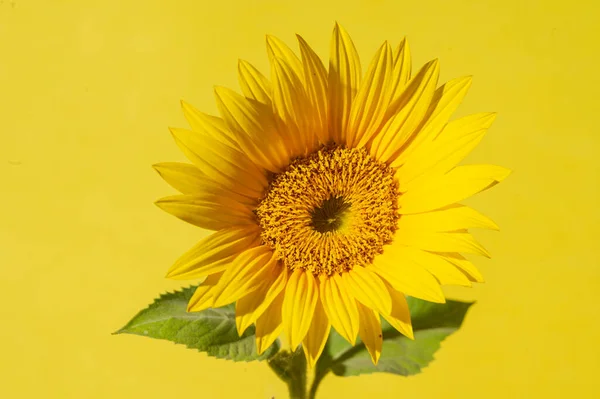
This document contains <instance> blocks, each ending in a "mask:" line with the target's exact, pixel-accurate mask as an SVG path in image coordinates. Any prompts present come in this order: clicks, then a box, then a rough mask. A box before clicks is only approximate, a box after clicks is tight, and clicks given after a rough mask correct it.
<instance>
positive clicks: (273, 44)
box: [267, 35, 304, 79]
mask: <svg viewBox="0 0 600 399" xmlns="http://www.w3.org/2000/svg"><path fill="white" fill-rule="evenodd" d="M267 55H268V56H269V61H271V62H272V61H273V59H274V58H280V59H282V60H284V61H285V63H286V64H288V65H289V66H290V68H291V69H292V71H294V73H295V74H296V76H298V77H300V79H302V78H303V76H304V72H303V70H302V63H301V62H300V59H299V58H298V56H297V55H296V54H295V53H294V52H293V51H292V49H290V48H289V47H288V46H287V45H286V44H285V43H284V42H283V41H281V40H279V39H278V38H277V37H275V36H271V35H267Z"/></svg>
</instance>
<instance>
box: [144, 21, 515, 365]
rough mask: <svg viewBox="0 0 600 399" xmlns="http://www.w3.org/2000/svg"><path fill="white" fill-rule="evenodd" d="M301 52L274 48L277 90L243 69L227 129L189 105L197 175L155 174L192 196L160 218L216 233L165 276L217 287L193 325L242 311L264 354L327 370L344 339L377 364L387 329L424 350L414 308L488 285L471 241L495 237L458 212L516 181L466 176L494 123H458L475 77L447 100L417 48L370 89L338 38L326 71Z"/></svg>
mask: <svg viewBox="0 0 600 399" xmlns="http://www.w3.org/2000/svg"><path fill="white" fill-rule="evenodd" d="M298 42H299V49H300V57H298V56H297V55H296V53H294V51H292V50H291V49H290V48H289V47H287V46H286V45H285V44H284V43H283V42H281V41H280V40H278V39H277V38H274V37H271V36H267V53H268V56H269V60H270V63H271V71H270V77H269V78H267V77H266V76H265V75H263V74H262V73H261V72H259V71H258V70H257V69H256V68H254V67H253V66H252V65H251V64H249V63H247V62H245V61H240V62H239V65H238V73H239V80H240V86H241V91H242V94H241V95H240V94H238V93H236V92H234V91H231V90H229V89H226V88H222V87H217V88H216V89H215V95H216V100H217V105H218V108H219V111H220V116H218V117H217V116H211V115H207V114H205V113H202V112H200V111H198V110H196V109H195V108H194V107H192V106H191V105H189V104H187V103H182V104H183V112H184V114H185V116H186V118H187V120H188V122H189V124H190V125H191V130H186V129H171V132H172V134H173V136H174V138H175V141H176V143H177V144H178V145H179V147H180V148H181V150H182V151H183V152H184V153H185V155H186V156H187V157H188V158H189V160H190V161H191V162H192V163H191V164H182V163H162V164H158V165H155V168H156V169H157V171H158V172H159V173H160V174H161V176H162V177H163V178H164V179H165V180H166V181H167V182H168V183H169V184H171V185H172V186H173V187H174V188H176V189H177V190H178V191H180V192H181V194H180V195H175V196H171V197H166V198H163V199H161V200H159V201H157V205H158V206H160V207H161V208H162V209H164V210H165V211H167V212H169V213H171V214H173V215H175V216H177V217H179V218H180V219H183V220H185V221H187V222H189V223H192V224H194V225H196V226H199V227H201V228H204V229H208V230H212V231H214V232H213V233H212V234H211V235H209V236H208V237H206V238H204V239H202V240H201V241H200V242H199V243H198V244H197V245H195V246H194V247H193V248H192V249H190V250H189V251H188V252H186V253H185V254H184V255H183V256H181V257H180V258H179V259H178V260H177V261H176V262H175V264H174V265H173V266H172V267H171V269H170V270H169V273H168V275H167V276H168V277H170V278H176V279H196V278H205V279H204V281H203V282H202V284H200V286H199V287H198V288H197V289H196V292H195V294H194V295H193V297H192V298H191V300H190V302H189V305H188V311H191V312H193V311H200V310H204V309H206V308H209V307H219V306H223V305H226V304H229V303H232V302H236V324H237V328H238V332H239V333H240V334H241V333H243V331H245V330H246V329H247V328H248V327H249V326H250V325H252V324H255V325H256V337H257V341H256V345H257V350H258V352H259V353H261V352H263V351H264V350H265V349H266V348H268V347H269V346H270V345H271V344H272V343H273V341H274V340H275V339H276V338H277V337H278V336H279V335H280V334H281V333H282V332H283V333H284V334H285V336H286V337H287V340H288V342H289V344H290V345H291V347H292V348H296V347H297V346H298V345H300V344H301V345H302V348H303V350H304V352H305V354H306V357H307V360H308V362H309V364H310V365H314V364H315V362H316V361H317V359H318V358H319V356H320V354H321V352H322V351H323V347H324V345H325V342H326V341H327V338H328V335H329V331H330V329H331V327H333V328H335V329H336V330H337V331H338V332H339V333H340V335H342V336H343V337H344V338H345V339H347V340H348V341H349V342H350V343H352V344H354V342H355V340H356V336H357V335H360V337H361V339H362V341H363V343H364V344H365V345H366V347H367V349H368V350H369V353H370V354H371V357H372V360H373V362H374V363H377V361H378V359H379V355H380V353H381V347H382V334H381V323H380V318H381V317H383V318H385V319H386V320H387V321H388V322H389V323H390V324H391V325H392V326H393V327H395V328H396V329H397V330H398V331H400V332H401V333H402V334H404V335H406V336H408V337H409V338H412V336H413V334H412V327H411V322H410V315H409V309H408V305H407V302H406V299H405V295H410V296H414V297H417V298H421V299H424V300H428V301H433V302H444V295H443V293H442V291H441V289H440V285H442V284H458V285H464V286H468V285H470V283H471V282H482V281H483V279H482V276H481V274H480V273H479V272H478V271H477V269H475V267H474V266H473V265H472V264H471V263H470V262H469V261H468V260H467V259H466V258H465V257H464V256H463V255H462V254H463V253H473V254H480V255H484V256H489V255H488V253H487V251H486V250H485V249H484V248H483V247H482V246H481V245H480V244H479V243H477V242H476V241H475V240H474V239H473V237H472V236H471V235H470V234H469V232H468V229H469V228H477V227H479V228H490V229H496V228H497V227H496V225H495V224H494V223H493V222H492V221H491V220H489V219H488V218H486V217H485V216H483V215H481V214H480V213H478V212H476V211H475V210H473V209H471V208H469V207H467V206H464V205H461V204H459V203H458V202H459V201H462V200H463V199H465V198H467V197H469V196H471V195H473V194H476V193H477V192H479V191H482V190H485V189H487V188H489V187H491V186H493V185H495V184H496V183H498V182H499V181H501V180H503V179H504V178H505V177H506V176H507V175H508V173H509V172H508V170H506V169H504V168H500V167H497V166H490V165H466V166H457V164H458V163H459V162H460V161H461V160H462V159H463V158H464V157H465V156H466V155H467V154H468V153H469V152H470V151H471V150H472V149H473V148H474V147H475V146H476V145H477V143H478V142H479V141H480V140H481V138H482V137H483V135H484V133H485V131H486V130H487V128H488V127H489V126H490V125H491V123H492V121H493V120H494V114H492V113H481V114H475V115H470V116H467V117H464V118H460V119H456V120H452V121H450V117H451V115H452V113H453V112H454V110H455V109H456V107H457V106H458V105H459V103H460V102H461V101H462V98H463V97H464V96H465V94H466V92H467V90H468V88H469V86H470V84H471V78H470V77H465V78H458V79H454V80H451V81H449V82H447V83H446V84H444V85H442V86H441V87H437V86H438V75H439V64H438V62H437V60H434V61H431V62H429V63H427V64H425V65H424V66H423V67H421V69H419V70H418V71H417V73H416V74H413V73H412V72H411V58H410V51H409V48H408V44H407V43H406V41H405V40H402V41H401V42H400V44H399V46H398V47H397V48H396V49H394V50H393V49H392V48H391V46H390V45H389V44H388V43H387V42H384V43H383V44H382V46H381V47H380V48H379V49H378V50H377V52H376V54H375V56H374V57H373V60H372V61H371V63H370V64H369V67H368V68H367V71H366V72H365V73H364V74H363V73H362V72H361V64H360V60H359V56H358V54H357V52H356V49H355V47H354V45H353V43H352V40H351V39H350V37H349V35H348V34H347V33H346V31H344V29H342V28H341V27H340V26H339V25H337V24H336V26H335V28H334V30H333V36H332V39H331V49H330V58H329V65H328V66H327V68H326V67H325V65H324V64H323V63H322V61H321V59H320V58H319V57H318V56H317V55H316V54H315V52H314V51H313V50H312V49H311V48H310V47H309V46H308V44H307V43H306V42H305V41H304V40H303V39H302V38H301V37H300V36H298Z"/></svg>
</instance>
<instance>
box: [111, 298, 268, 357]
mask: <svg viewBox="0 0 600 399" xmlns="http://www.w3.org/2000/svg"><path fill="white" fill-rule="evenodd" d="M195 289H196V287H189V288H184V289H183V290H182V291H176V292H173V293H167V294H164V295H161V296H160V298H158V299H156V300H155V301H154V303H153V304H151V305H150V306H148V307H147V308H146V309H144V310H142V311H141V312H139V313H138V314H137V315H136V316H135V317H134V318H133V319H131V321H130V322H129V323H127V325H126V326H125V327H123V328H122V329H120V330H119V331H117V332H116V333H115V334H124V333H125V334H137V335H142V336H146V337H150V338H157V339H165V340H169V341H172V342H175V343H176V344H183V345H186V346H187V347H188V348H193V349H198V350H199V351H202V352H206V353H207V354H208V355H210V356H215V357H218V358H222V359H230V360H234V361H251V360H263V359H268V358H269V357H271V356H273V355H274V354H275V353H276V352H277V351H278V349H279V345H278V343H277V342H275V343H274V344H273V345H272V346H271V347H270V348H269V349H267V350H266V351H265V352H264V353H263V354H262V355H258V354H257V353H256V345H255V335H254V327H250V328H248V329H247V330H246V331H245V332H244V334H243V335H242V336H241V337H240V336H238V333H237V330H236V326H235V307H234V305H233V304H232V305H228V306H224V307H222V308H217V309H207V310H203V311H201V312H192V313H188V312H187V311H186V308H187V303H188V301H189V299H190V298H191V297H192V294H193V293H194V291H195Z"/></svg>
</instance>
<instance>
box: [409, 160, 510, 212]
mask: <svg viewBox="0 0 600 399" xmlns="http://www.w3.org/2000/svg"><path fill="white" fill-rule="evenodd" d="M509 174H510V170H508V169H506V168H502V167H500V166H493V165H465V166H457V167H456V168H454V169H452V170H451V171H450V172H448V173H446V174H445V175H443V176H440V177H436V178H432V179H425V180H423V181H421V182H420V183H419V184H412V185H411V186H410V189H406V192H403V193H402V195H401V196H400V198H399V199H398V205H399V209H398V212H399V213H400V214H410V213H421V212H427V211H431V210H434V209H439V208H442V207H444V206H446V205H449V204H453V203H455V202H459V201H462V200H464V199H465V198H468V197H470V196H472V195H475V194H477V193H479V192H480V191H483V190H486V189H488V188H490V187H492V186H494V185H496V184H497V183H498V182H501V181H502V180H504V179H505V178H506V177H507V176H508V175H509ZM400 190H401V191H403V189H402V187H401V188H400Z"/></svg>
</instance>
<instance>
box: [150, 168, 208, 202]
mask: <svg viewBox="0 0 600 399" xmlns="http://www.w3.org/2000/svg"><path fill="white" fill-rule="evenodd" d="M152 167H153V168H154V170H156V171H157V172H158V174H159V175H160V177H162V178H163V179H164V180H165V181H166V182H167V183H169V185H170V186H171V187H173V188H174V189H175V190H177V191H179V192H180V193H182V194H192V193H195V192H198V191H200V187H202V183H203V182H204V181H206V175H204V174H203V173H202V172H200V169H198V168H197V167H195V166H194V165H190V164H187V163H179V162H161V163H157V164H154V165H152Z"/></svg>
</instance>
